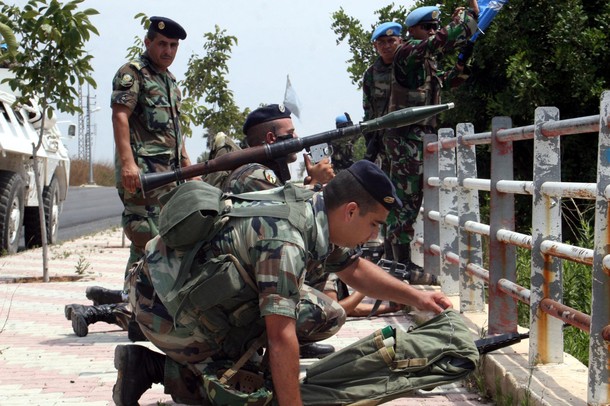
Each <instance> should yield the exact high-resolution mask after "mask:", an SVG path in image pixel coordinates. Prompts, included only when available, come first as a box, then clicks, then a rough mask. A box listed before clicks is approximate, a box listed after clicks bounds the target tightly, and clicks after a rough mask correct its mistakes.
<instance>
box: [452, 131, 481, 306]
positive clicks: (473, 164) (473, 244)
mask: <svg viewBox="0 0 610 406" xmlns="http://www.w3.org/2000/svg"><path fill="white" fill-rule="evenodd" d="M472 134H474V126H473V125H472V124H470V123H464V124H458V125H457V136H458V139H459V140H461V139H462V137H464V136H467V135H472ZM476 177H477V154H476V147H475V146H474V145H463V144H462V143H461V142H458V147H457V178H458V185H459V186H458V193H457V195H458V204H457V211H458V216H459V218H460V228H459V253H460V311H461V312H481V311H483V310H484V307H485V291H484V286H485V284H484V283H483V281H482V280H481V279H479V278H475V277H474V276H472V275H470V274H469V273H468V272H466V267H467V266H468V264H476V265H479V266H483V244H482V238H481V236H480V235H479V234H474V233H469V232H468V231H466V229H465V226H464V225H465V224H466V222H467V221H474V222H477V223H479V222H480V220H481V218H480V214H479V192H478V191H476V190H471V189H468V188H465V187H464V179H467V178H472V179H476Z"/></svg>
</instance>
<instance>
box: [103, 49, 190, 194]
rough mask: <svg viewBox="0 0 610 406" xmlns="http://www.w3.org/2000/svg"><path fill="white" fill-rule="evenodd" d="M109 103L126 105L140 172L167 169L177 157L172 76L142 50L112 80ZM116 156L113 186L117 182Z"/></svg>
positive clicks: (177, 94) (178, 100)
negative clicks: (157, 66)
mask: <svg viewBox="0 0 610 406" xmlns="http://www.w3.org/2000/svg"><path fill="white" fill-rule="evenodd" d="M110 104H111V106H113V105H115V104H121V105H125V106H127V107H128V108H129V109H130V110H131V111H132V114H131V116H130V117H129V133H130V142H131V148H132V151H133V154H134V159H135V161H136V163H137V164H138V166H139V167H140V170H141V171H142V172H143V173H147V172H156V171H161V170H168V169H170V168H171V167H172V165H176V164H177V163H178V161H179V157H178V156H177V154H178V153H179V151H180V148H181V145H180V142H181V140H180V136H179V134H176V128H177V127H178V126H179V123H178V122H174V120H178V117H179V116H180V104H181V95H180V89H179V88H178V85H177V83H176V78H175V77H174V75H173V74H172V73H171V72H169V71H166V72H160V71H158V70H157V69H156V68H155V67H154V66H153V65H152V63H151V62H150V59H149V58H148V56H147V54H146V53H144V54H143V55H141V56H140V58H138V59H137V60H133V61H130V62H128V63H126V64H125V65H123V66H122V67H121V68H119V70H118V71H117V73H116V74H115V76H114V79H113V80H112V96H111V102H110ZM119 163H120V161H119V159H118V156H117V157H116V164H117V172H116V173H117V174H118V176H117V186H120V184H119V183H120V170H121V168H120V166H119Z"/></svg>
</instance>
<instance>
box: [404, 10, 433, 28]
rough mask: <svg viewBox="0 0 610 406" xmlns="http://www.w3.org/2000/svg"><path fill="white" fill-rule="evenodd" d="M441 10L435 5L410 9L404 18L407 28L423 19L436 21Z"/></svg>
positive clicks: (423, 20)
mask: <svg viewBox="0 0 610 406" xmlns="http://www.w3.org/2000/svg"><path fill="white" fill-rule="evenodd" d="M440 15H441V11H440V10H439V9H438V7H436V6H427V7H419V8H416V9H415V10H413V11H411V12H410V13H409V15H408V16H407V18H406V20H405V25H406V26H407V27H408V28H411V27H413V26H414V25H417V24H419V23H421V22H425V21H438V18H439V17H440Z"/></svg>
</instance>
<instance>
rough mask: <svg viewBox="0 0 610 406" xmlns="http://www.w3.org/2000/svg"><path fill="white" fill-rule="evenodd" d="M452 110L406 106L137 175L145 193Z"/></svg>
mask: <svg viewBox="0 0 610 406" xmlns="http://www.w3.org/2000/svg"><path fill="white" fill-rule="evenodd" d="M453 107H454V104H453V103H445V104H437V105H433V106H418V107H408V108H405V109H401V110H397V111H393V112H391V113H389V114H386V115H385V116H382V117H379V118H375V119H372V120H368V121H363V122H361V123H359V124H355V125H353V126H349V127H344V128H337V129H334V130H330V131H325V132H322V133H319V134H315V135H310V136H306V137H303V138H292V139H289V140H285V141H282V142H278V143H275V144H265V145H261V146H257V147H250V148H246V149H242V150H240V151H234V152H229V153H227V154H225V155H222V156H219V157H218V158H214V159H211V160H208V161H206V162H201V163H198V164H194V165H190V166H186V167H184V168H177V169H174V170H173V171H168V172H158V173H147V174H140V185H141V188H142V193H143V194H146V193H147V192H149V191H151V190H153V189H156V188H158V187H161V186H163V185H166V184H168V183H170V182H179V181H182V180H185V179H190V178H194V177H197V176H201V175H205V174H207V173H212V172H218V171H230V170H233V169H236V168H239V167H240V166H242V165H245V164H248V163H254V162H256V163H261V164H265V163H269V162H270V161H274V160H282V159H283V158H285V157H286V156H288V155H289V154H293V153H295V152H299V151H302V150H303V149H305V148H308V147H311V146H313V145H318V144H322V143H328V142H332V141H334V140H337V139H340V138H345V137H353V136H355V135H359V134H365V133H369V132H371V131H377V130H381V129H388V128H398V127H404V126H407V125H410V124H415V123H417V122H419V121H422V120H424V119H426V118H428V117H432V116H435V115H437V114H439V113H441V112H443V111H445V110H449V109H452V108H453Z"/></svg>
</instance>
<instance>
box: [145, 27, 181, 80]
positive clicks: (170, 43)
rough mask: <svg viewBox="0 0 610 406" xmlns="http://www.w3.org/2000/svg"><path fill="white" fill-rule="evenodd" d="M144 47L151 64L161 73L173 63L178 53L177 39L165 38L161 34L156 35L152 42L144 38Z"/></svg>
mask: <svg viewBox="0 0 610 406" xmlns="http://www.w3.org/2000/svg"><path fill="white" fill-rule="evenodd" d="M144 45H146V51H148V56H149V57H150V60H151V61H152V63H153V64H154V65H155V67H157V68H158V69H160V70H162V71H164V70H167V68H169V66H170V65H171V64H172V62H174V58H175V57H176V52H177V51H178V39H174V38H167V37H166V36H165V35H162V34H157V36H156V37H155V39H153V40H150V39H149V38H148V37H146V38H144Z"/></svg>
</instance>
